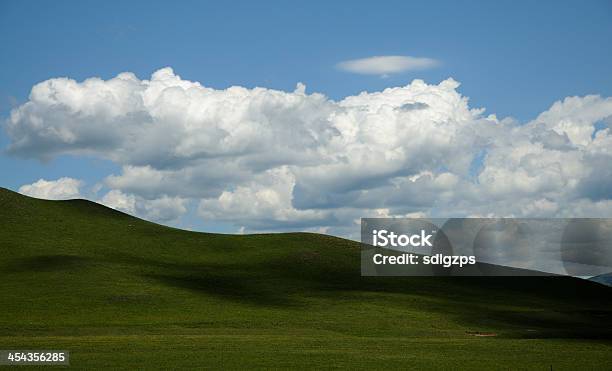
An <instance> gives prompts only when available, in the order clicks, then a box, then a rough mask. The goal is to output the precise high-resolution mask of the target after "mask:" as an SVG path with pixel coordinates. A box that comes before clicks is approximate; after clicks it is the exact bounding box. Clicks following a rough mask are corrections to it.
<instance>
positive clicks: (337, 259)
mask: <svg viewBox="0 0 612 371" xmlns="http://www.w3.org/2000/svg"><path fill="white" fill-rule="evenodd" d="M0 251H1V253H2V254H1V256H0V297H1V298H2V299H1V300H2V302H1V309H0V349H15V348H19V347H23V348H26V349H32V348H34V349H36V348H55V349H68V350H71V351H72V353H73V354H72V357H71V359H72V365H73V366H75V367H77V368H78V367H83V368H89V369H91V368H96V367H100V366H108V367H110V368H115V369H117V368H126V369H134V368H147V369H151V368H179V367H189V368H200V367H212V368H219V367H244V366H246V365H250V366H255V367H281V368H286V367H334V366H347V367H351V368H356V367H364V368H365V367H411V366H413V367H419V368H427V367H433V368H439V367H446V368H460V367H465V368H480V366H483V364H486V365H487V367H486V368H488V369H494V368H503V369H507V368H508V367H511V366H512V367H514V366H517V365H518V364H516V362H517V360H518V359H520V366H521V367H524V368H536V369H537V368H542V367H545V368H549V366H550V365H556V366H559V367H561V368H563V367H567V368H574V367H578V366H580V368H589V367H593V368H599V367H598V366H601V365H602V364H608V365H609V364H611V362H612V355H611V354H612V346H611V345H610V340H609V339H610V338H612V312H611V310H612V305H611V304H612V295H611V293H612V290H611V289H610V288H608V287H604V286H602V285H598V284H595V283H593V282H588V281H584V280H579V279H573V278H567V277H506V278H486V277H485V278H469V277H449V278H428V277H420V278H410V277H387V278H383V277H361V276H360V267H359V260H360V254H359V245H358V244H357V243H355V242H352V241H347V240H343V239H339V238H334V237H329V236H324V235H317V234H308V233H288V234H265V235H247V236H238V235H220V234H207V233H196V232H188V231H183V230H178V229H173V228H168V227H164V226H160V225H157V224H154V223H150V222H146V221H143V220H140V219H137V218H134V217H131V216H129V215H126V214H123V213H120V212H117V211H114V210H112V209H109V208H106V207H104V206H101V205H98V204H96V203H93V202H89V201H84V200H71V201H44V200H38V199H33V198H29V197H25V196H22V195H19V194H17V193H14V192H11V191H8V190H5V189H0ZM483 334H485V335H491V336H487V337H481V336H477V335H483ZM119 351H121V352H122V353H117V352H119ZM113 352H115V353H113ZM583 366H584V367H583ZM555 369H557V368H555Z"/></svg>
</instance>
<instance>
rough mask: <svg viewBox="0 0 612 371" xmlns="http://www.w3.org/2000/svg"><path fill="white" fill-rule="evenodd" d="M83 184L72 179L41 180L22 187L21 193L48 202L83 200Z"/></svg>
mask: <svg viewBox="0 0 612 371" xmlns="http://www.w3.org/2000/svg"><path fill="white" fill-rule="evenodd" d="M82 184H83V182H81V181H80V180H77V179H72V178H60V179H57V180H45V179H39V180H38V181H36V182H34V183H32V184H26V185H23V186H21V187H20V188H19V193H21V194H24V195H26V196H30V197H36V198H43V199H47V200H69V199H73V198H81V194H80V191H79V188H80V187H81V185H82Z"/></svg>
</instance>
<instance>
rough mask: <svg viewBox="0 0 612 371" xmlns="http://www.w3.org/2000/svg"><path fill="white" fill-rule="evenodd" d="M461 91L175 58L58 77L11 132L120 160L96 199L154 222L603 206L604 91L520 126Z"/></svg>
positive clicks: (324, 220) (310, 221)
mask: <svg viewBox="0 0 612 371" xmlns="http://www.w3.org/2000/svg"><path fill="white" fill-rule="evenodd" d="M458 87H459V83H458V82H456V81H454V80H453V79H448V80H445V81H442V82H441V83H439V84H437V85H429V84H426V83H425V82H423V81H421V80H414V81H413V82H412V83H410V84H408V85H406V86H403V87H395V88H389V89H385V90H383V91H380V92H371V93H368V92H363V93H361V94H359V95H355V96H349V97H346V98H345V99H343V100H340V101H333V100H330V99H328V98H326V97H325V96H324V95H322V94H318V93H314V94H307V93H306V92H305V87H304V86H303V85H301V84H298V86H297V88H296V89H295V91H293V92H283V91H278V90H272V89H265V88H254V89H246V88H243V87H238V86H235V87H231V88H228V89H224V90H217V89H212V88H209V87H205V86H203V85H201V84H200V83H198V82H192V81H187V80H184V79H182V78H181V77H180V76H178V75H176V74H175V73H174V72H173V71H172V69H170V68H164V69H161V70H159V71H157V72H155V73H154V74H153V75H152V76H151V79H150V80H140V79H138V78H137V77H136V76H135V75H133V74H131V73H122V74H119V75H118V76H117V77H115V78H112V79H109V80H102V79H99V78H91V79H87V80H85V81H83V82H77V81H74V80H71V79H67V78H56V79H50V80H47V81H44V82H41V83H39V84H37V85H35V86H34V87H33V88H32V92H31V94H30V98H29V100H28V102H26V103H25V104H23V105H21V106H20V107H18V108H16V109H14V110H13V111H12V112H11V116H10V118H9V119H8V120H7V121H6V123H5V130H6V132H7V133H8V135H9V137H10V138H11V144H10V147H9V148H8V150H9V151H10V152H11V153H13V154H14V155H18V156H23V157H30V158H32V157H34V158H40V159H51V158H54V157H55V156H58V155H63V154H72V155H89V156H96V157H99V158H104V159H108V160H111V161H113V162H115V163H117V164H120V165H121V166H122V171H121V172H120V173H118V174H109V175H108V176H107V177H106V178H105V179H104V181H103V182H104V184H105V187H106V188H107V190H108V192H107V194H106V195H104V196H103V197H102V200H103V202H104V203H106V204H107V205H111V206H114V207H116V208H119V209H122V210H124V211H127V212H132V213H137V214H138V213H140V215H144V216H145V217H149V218H158V220H169V219H172V218H176V217H179V216H180V215H181V214H183V213H185V212H186V209H187V206H188V205H194V207H196V205H197V210H198V214H199V215H200V217H202V218H204V219H205V220H209V221H227V222H230V223H233V224H234V225H235V226H236V228H237V229H238V228H239V227H244V228H245V229H246V231H261V230H286V229H293V230H326V231H328V232H329V233H333V234H338V235H344V236H354V235H356V234H357V232H358V228H357V226H356V225H355V223H356V222H357V221H358V220H359V218H360V217H366V216H370V217H372V216H405V215H426V216H547V217H548V216H567V217H573V216H592V217H595V216H607V217H609V216H611V215H612V191H611V190H612V172H611V171H610V166H609V164H610V163H612V135H611V132H610V123H611V121H612V98H604V97H600V96H596V95H591V96H585V97H569V98H566V99H564V100H562V101H559V102H556V103H554V104H553V105H552V107H550V109H549V110H547V111H545V112H543V113H542V114H540V115H539V116H538V117H537V118H536V119H535V120H533V121H531V122H528V123H524V124H520V123H517V122H515V121H513V120H511V119H503V120H500V119H498V118H497V117H496V116H494V115H485V114H484V110H483V109H479V108H472V107H470V106H469V103H468V98H467V97H464V96H462V95H461V94H460V93H459V92H458ZM67 175H68V174H67ZM35 184H36V183H35ZM35 184H33V185H30V186H25V187H27V188H24V189H23V190H24V193H25V192H33V191H32V189H35V188H36V187H38V188H41V189H42V188H44V187H42V186H36V187H35ZM40 192H41V193H39V194H40V195H43V196H44V197H53V195H54V194H55V193H51V192H50V193H45V192H42V191H40ZM68 193H69V192H68Z"/></svg>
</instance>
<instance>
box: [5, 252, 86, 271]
mask: <svg viewBox="0 0 612 371" xmlns="http://www.w3.org/2000/svg"><path fill="white" fill-rule="evenodd" d="M90 263H91V259H89V258H85V257H81V256H75V255H62V254H58V255H39V256H33V257H27V258H21V259H17V260H15V261H13V262H12V263H11V264H9V265H8V266H7V267H6V271H7V272H13V273H16V272H24V271H26V272H27V271H32V272H54V271H69V270H76V269H82V268H85V267H86V266H87V265H89V264H90Z"/></svg>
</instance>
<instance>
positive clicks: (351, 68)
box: [337, 55, 440, 76]
mask: <svg viewBox="0 0 612 371" xmlns="http://www.w3.org/2000/svg"><path fill="white" fill-rule="evenodd" d="M439 64H440V63H439V62H438V61H437V60H435V59H431V58H416V57H409V56H401V55H386V56H377V57H369V58H361V59H352V60H348V61H344V62H340V63H338V65H337V67H338V68H340V69H341V70H344V71H347V72H352V73H358V74H362V75H382V76H387V75H390V74H394V73H400V72H406V71H415V70H424V69H427V68H432V67H436V66H438V65H439Z"/></svg>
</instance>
